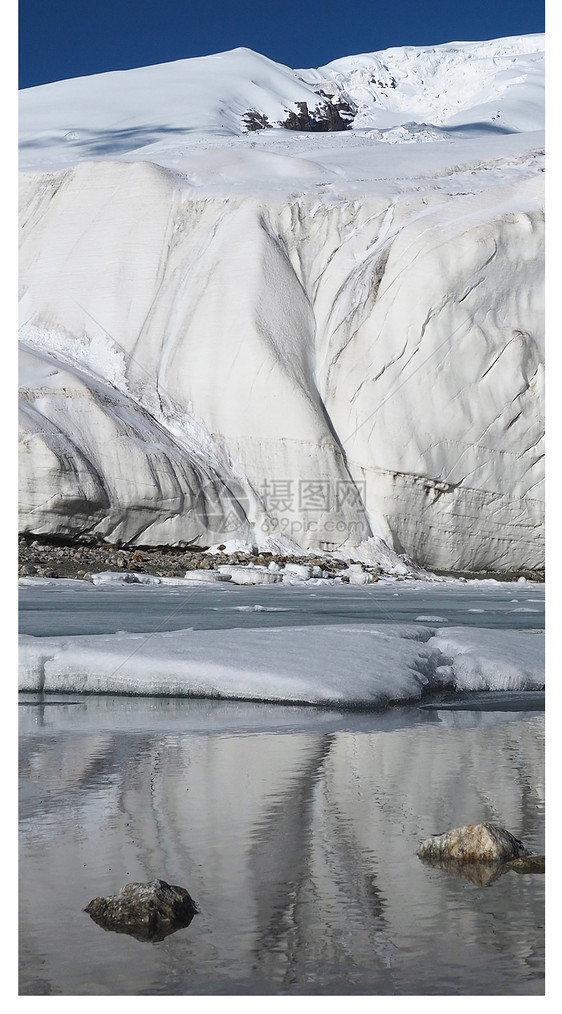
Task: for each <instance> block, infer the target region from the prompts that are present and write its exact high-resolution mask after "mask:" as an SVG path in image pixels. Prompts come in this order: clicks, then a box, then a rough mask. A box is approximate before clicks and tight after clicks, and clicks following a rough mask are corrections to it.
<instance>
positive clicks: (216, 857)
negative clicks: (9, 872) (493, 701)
mask: <svg viewBox="0 0 562 1014" xmlns="http://www.w3.org/2000/svg"><path fill="white" fill-rule="evenodd" d="M79 708H80V713H78V708H77V707H74V708H66V709H65V708H64V707H63V708H56V707H51V708H47V709H45V710H44V712H43V719H42V720H43V721H44V723H45V724H44V725H43V727H41V726H38V725H37V724H36V721H35V717H36V716H35V713H36V711H37V710H38V709H37V708H35V707H25V706H24V707H22V708H21V709H20V710H21V711H22V715H23V726H22V730H23V733H24V735H23V738H22V764H23V776H22V786H23V788H24V791H25V790H26V787H27V788H28V789H29V793H28V800H27V806H26V809H25V814H24V817H23V821H22V836H21V843H22V847H21V855H22V860H21V882H22V905H21V920H22V931H23V938H24V941H25V944H24V947H23V949H22V962H23V966H24V969H25V973H24V986H25V982H28V981H29V980H30V978H31V977H32V976H33V975H34V974H35V970H36V969H37V967H38V966H39V960H41V962H42V966H41V967H42V972H41V974H42V976H43V978H44V979H45V980H46V981H48V982H49V983H51V984H52V985H53V986H54V987H55V989H56V988H59V989H60V990H61V991H62V992H65V991H68V992H72V991H73V990H74V991H78V992H80V991H82V990H83V989H84V990H85V985H84V984H89V986H90V991H91V992H112V991H114V992H116V993H126V992H128V991H130V989H131V986H133V989H134V991H139V990H143V989H147V990H152V989H156V990H157V991H160V992H162V993H166V992H178V991H179V992H182V991H183V992H190V990H193V989H194V988H195V991H200V992H207V993H211V992H213V991H219V992H220V991H222V992H230V991H232V988H233V985H234V986H235V985H236V981H237V979H238V980H239V981H240V982H241V983H242V984H243V985H242V988H243V989H244V990H245V991H247V992H260V990H263V989H264V985H267V987H268V989H267V991H273V992H282V991H283V990H290V989H291V988H292V989H293V990H294V991H297V992H298V991H301V992H307V991H310V990H311V986H312V987H313V986H314V985H315V986H316V988H318V989H319V990H320V991H321V992H325V993H326V992H329V991H330V987H334V986H337V987H339V991H340V992H341V991H342V989H345V990H346V991H352V992H353V991H354V990H357V989H359V991H360V990H361V989H363V990H367V991H370V990H372V991H373V992H381V993H385V992H386V993H393V992H408V991H409V992H414V993H415V992H417V991H418V990H420V991H421V992H423V991H424V990H425V991H426V992H427V991H430V992H435V991H436V990H438V991H439V989H440V987H441V989H444V991H445V992H447V989H448V988H449V986H450V983H449V986H447V982H448V976H449V975H450V969H451V967H454V968H455V988H456V989H458V990H459V991H461V992H466V993H468V992H471V991H473V990H474V987H475V986H477V990H478V991H482V990H486V989H487V988H489V989H490V991H492V992H498V993H502V992H505V993H509V992H522V993H524V992H538V991H539V990H540V988H541V981H540V977H541V968H540V965H541V947H542V940H541V934H540V931H539V932H537V929H536V927H537V924H540V923H542V915H541V912H542V908H541V906H542V896H541V890H542V888H541V885H540V884H539V880H540V878H533V881H534V883H533V885H532V886H530V885H529V882H528V879H527V878H524V877H517V878H515V876H513V879H510V878H509V877H507V876H506V877H503V878H501V879H500V881H498V882H497V883H495V884H493V885H491V886H490V888H489V889H487V890H489V891H494V892H495V893H494V895H493V905H494V913H495V918H494V920H493V922H492V923H491V922H490V919H489V906H490V903H491V902H490V897H491V896H490V895H482V894H481V892H480V891H479V890H478V889H472V887H470V885H469V887H470V890H469V889H468V888H467V886H466V885H463V884H461V882H456V881H454V878H450V877H448V876H446V875H444V874H442V873H440V872H439V871H431V870H430V871H428V870H427V869H425V868H424V867H423V865H422V864H421V863H420V862H419V860H418V859H417V856H416V854H415V853H416V849H417V846H418V844H419V841H421V840H422V839H423V838H424V837H427V836H428V835H429V834H432V833H436V832H439V831H440V830H443V829H445V828H447V827H453V826H458V825H459V824H461V823H465V822H467V821H469V820H471V819H474V818H478V819H488V820H492V821H494V822H496V823H501V824H503V825H504V826H506V827H508V828H510V829H511V830H512V831H513V832H514V833H517V835H518V836H519V837H521V838H522V839H523V840H524V841H525V843H526V844H527V845H528V846H529V847H531V848H534V849H536V850H537V851H541V850H542V847H543V844H544V842H543V839H542V833H543V820H544V814H543V806H544V796H543V731H544V719H543V716H533V717H529V716H525V715H521V714H520V713H519V714H517V715H504V716H499V715H496V716H495V718H494V717H493V716H491V715H489V714H488V715H486V718H487V720H488V722H487V723H486V724H485V725H480V724H479V721H480V717H481V716H474V717H473V721H472V722H471V721H470V714H468V715H467V713H463V714H462V715H458V714H455V713H449V714H448V715H447V723H450V724H445V723H443V722H442V721H441V720H440V717H441V713H439V715H436V714H435V713H429V712H425V713H424V712H418V711H416V709H412V710H411V711H407V710H406V709H396V710H395V711H392V710H391V711H389V712H386V713H384V715H382V716H380V717H378V716H377V715H376V714H375V713H371V714H368V715H365V714H363V715H356V716H355V715H353V714H347V715H340V716H338V715H337V714H334V713H332V714H329V713H327V712H323V711H318V710H316V709H312V710H310V709H309V710H308V711H307V710H306V709H305V710H302V709H291V708H275V709H274V710H275V711H279V719H280V723H281V725H282V726H283V725H284V726H285V727H284V730H282V731H280V732H275V731H273V728H274V726H273V727H272V723H273V722H274V718H273V717H272V715H271V710H272V709H271V708H268V707H267V706H254V707H251V706H246V705H244V706H243V705H236V704H222V705H221V704H217V703H215V704H211V703H207V702H201V703H200V704H198V703H197V702H189V701H183V702H181V701H160V702H156V701H151V702H149V701H131V700H126V699H121V700H119V701H117V702H116V701H114V700H112V699H111V698H106V699H105V700H104V701H102V700H99V699H91V698H90V699H87V698H86V699H81V701H80V705H79ZM233 708H234V709H235V710H236V712H237V714H236V719H235V720H236V721H240V722H241V728H242V730H245V731H242V732H241V733H240V734H236V733H232V732H229V731H228V729H229V726H230V725H231V724H232V722H233V720H234V719H233V718H232V717H230V715H229V712H230V710H231V709H233ZM199 711H200V716H198V712H199ZM291 715H292V718H291ZM491 722H493V734H492V735H490V723H491ZM213 723H214V725H215V728H216V730H217V731H216V733H208V732H205V727H206V726H208V725H209V724H211V725H212V724H213ZM260 723H261V725H262V728H263V731H262V732H259V731H256V732H254V733H252V732H251V728H252V725H253V727H254V728H255V729H256V730H257V729H259V727H260ZM268 726H269V731H267V729H268ZM127 729H129V730H130V732H129V733H127V731H126V730H127ZM292 730H294V731H292ZM63 733H64V734H63ZM46 871H48V876H46V875H45V873H46ZM156 876H161V877H164V879H168V881H169V882H173V883H179V884H182V885H183V886H185V887H187V889H188V890H189V891H190V893H191V894H192V895H193V897H194V898H196V900H197V901H198V903H199V905H200V907H201V915H200V916H198V917H197V920H195V922H194V923H193V924H192V926H191V927H190V928H189V929H188V930H186V931H180V932H179V933H177V934H174V936H173V937H170V938H168V940H167V941H166V947H165V949H162V948H160V949H158V948H150V949H149V948H146V947H144V948H143V945H142V944H139V943H137V942H136V941H131V940H128V939H126V940H125V942H123V941H121V939H119V944H118V948H117V951H116V944H115V939H113V941H112V940H111V939H110V938H111V935H110V934H105V933H104V932H103V931H101V930H100V929H99V928H98V927H96V926H95V925H93V924H92V923H91V921H90V920H89V918H88V917H87V916H84V915H83V913H82V911H81V909H82V908H83V906H84V905H85V904H86V903H87V902H88V900H89V899H90V897H93V896H94V895H96V894H99V893H113V892H114V891H115V890H117V889H118V888H119V887H120V886H122V885H123V884H125V883H127V882H128V881H132V880H141V881H142V880H149V879H152V878H153V877H156ZM53 911H57V912H58V913H59V916H58V919H57V927H58V928H57V934H53V933H52V912H53ZM514 911H516V912H517V913H518V917H517V920H514V919H513V917H512V916H513V912H514ZM444 926H446V927H447V930H448V931H447V932H446V933H444V932H443V927H444ZM523 944H524V946H523ZM139 948H140V949H141V950H139ZM428 954H431V955H432V957H431V962H428V961H427V957H426V956H427V955H428ZM39 955H40V956H41V957H40V959H39ZM529 955H531V957H532V960H531V962H530V963H529ZM533 955H534V957H533ZM290 983H293V986H292V987H291V986H290ZM295 984H296V985H295ZM248 985H249V988H248ZM92 987H93V988H92ZM24 991H25V989H24Z"/></svg>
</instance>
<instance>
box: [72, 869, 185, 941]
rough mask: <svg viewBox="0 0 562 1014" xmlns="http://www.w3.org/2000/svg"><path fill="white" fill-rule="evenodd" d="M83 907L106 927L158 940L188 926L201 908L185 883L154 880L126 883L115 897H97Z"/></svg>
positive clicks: (97, 921) (118, 931) (141, 937)
mask: <svg viewBox="0 0 562 1014" xmlns="http://www.w3.org/2000/svg"><path fill="white" fill-rule="evenodd" d="M84 911H86V912H88V913H89V915H90V916H91V918H92V919H93V920H94V922H96V923H97V924H98V925H99V926H102V927H103V929H106V930H113V931H114V932H115V933H128V934H129V936H133V937H135V938H136V939H137V940H152V941H155V940H163V939H164V937H167V936H169V934H170V933H175V932H176V930H179V929H184V927H186V926H189V924H190V922H191V920H192V919H193V916H194V915H196V914H197V912H198V911H199V909H198V907H197V905H196V904H195V902H194V900H193V898H192V897H191V895H190V894H189V892H188V891H186V889H185V888H184V887H177V886H175V885H170V884H167V883H166V881H165V880H153V881H151V882H150V883H148V884H127V886H126V887H123V888H121V890H120V891H119V893H118V894H116V895H114V896H113V897H109V898H94V899H93V900H92V901H91V902H90V903H89V905H87V906H86V908H85V910H84Z"/></svg>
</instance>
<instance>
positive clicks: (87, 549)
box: [18, 536, 380, 583]
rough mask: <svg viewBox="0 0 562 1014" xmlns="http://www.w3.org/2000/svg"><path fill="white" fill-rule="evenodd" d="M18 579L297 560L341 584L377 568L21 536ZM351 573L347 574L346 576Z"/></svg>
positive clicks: (178, 572) (179, 573)
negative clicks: (356, 569) (359, 570)
mask: <svg viewBox="0 0 562 1014" xmlns="http://www.w3.org/2000/svg"><path fill="white" fill-rule="evenodd" d="M18 550H19V552H18V564H19V566H18V573H19V576H20V577H50V578H56V577H62V578H78V579H81V580H86V581H91V580H92V574H96V573H101V572H103V571H114V572H116V573H123V574H124V573H132V574H135V573H136V574H152V575H153V576H155V577H184V575H185V574H186V572H187V571H190V570H217V569H218V568H219V567H222V566H224V565H229V566H248V564H253V565H254V566H261V567H268V566H269V565H270V564H272V563H273V564H277V566H278V567H284V566H286V565H287V564H293V565H294V564H297V565H303V566H307V567H311V568H314V567H317V568H319V569H320V570H321V571H322V574H323V576H325V577H327V578H336V577H339V578H340V580H341V581H342V582H343V583H348V582H349V581H350V575H351V582H352V583H355V575H354V574H353V573H352V570H350V564H351V567H352V568H353V567H355V568H357V567H361V569H362V572H364V573H365V575H367V576H368V577H369V579H370V580H371V581H375V580H377V578H378V576H379V573H380V568H378V567H374V566H368V565H366V564H357V562H354V561H349V563H347V562H344V561H342V560H334V559H331V558H327V557H323V556H318V557H317V556H281V555H278V554H274V553H243V552H236V553H225V552H218V553H207V552H206V551H205V550H203V549H197V548H189V547H188V548H185V549H183V548H179V547H174V548H169V547H157V548H142V549H139V548H131V549H127V548H125V547H122V546H116V545H110V544H108V543H103V544H101V545H93V544H92V545H86V544H84V545H78V544H75V543H73V544H64V543H62V542H55V541H53V540H50V539H44V538H36V537H32V538H31V539H30V538H29V537H27V536H21V537H20V540H19V547H18ZM346 571H349V574H346Z"/></svg>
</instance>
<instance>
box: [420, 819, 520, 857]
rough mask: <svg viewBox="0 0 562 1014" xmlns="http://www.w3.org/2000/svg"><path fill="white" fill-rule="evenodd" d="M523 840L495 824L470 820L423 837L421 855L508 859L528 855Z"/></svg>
mask: <svg viewBox="0 0 562 1014" xmlns="http://www.w3.org/2000/svg"><path fill="white" fill-rule="evenodd" d="M526 855H527V850H526V849H525V847H524V846H523V843H522V842H520V841H519V839H518V838H515V837H514V836H513V835H512V834H511V833H510V832H509V831H506V830H505V828H503V827H497V826H496V825H495V824H488V823H483V824H467V825H466V827H456V828H454V829H453V830H452V831H445V833H444V834H439V835H434V836H433V837H431V838H427V839H426V840H425V841H423V842H422V843H421V845H420V847H419V849H418V856H419V857H420V859H427V860H429V861H432V860H442V859H455V860H458V861H462V862H467V863H471V862H480V863H507V862H509V861H510V860H512V859H519V858H520V857H521V856H526Z"/></svg>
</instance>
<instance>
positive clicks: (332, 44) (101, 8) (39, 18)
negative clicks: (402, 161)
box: [18, 0, 544, 88]
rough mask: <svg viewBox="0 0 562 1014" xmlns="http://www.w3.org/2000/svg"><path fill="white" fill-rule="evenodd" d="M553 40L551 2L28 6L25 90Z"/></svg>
mask: <svg viewBox="0 0 562 1014" xmlns="http://www.w3.org/2000/svg"><path fill="white" fill-rule="evenodd" d="M542 31H544V3H543V2H542V0H471V2H470V3H464V4H463V3H462V2H459V0H430V2H426V0H397V2H392V0H391V2H387V3H380V2H379V3H373V2H372V0H322V2H321V0H308V2H304V3H303V2H297V0H279V2H278V3H275V4H273V5H271V4H268V3H267V0H247V2H244V0H239V2H233V0H230V2H229V0H207V2H206V3H203V2H202V0H198V2H196V0H94V2H92V0H20V2H19V32H18V34H19V86H20V87H21V88H28V87H30V86H32V85H37V84H44V83H46V82H48V81H58V80H61V79H63V78H70V77H79V76H82V75H86V74H98V73H101V72H103V71H108V70H125V69H128V68H131V67H143V66H148V65H150V64H154V63H165V62H166V61H169V60H181V59H185V58H187V57H193V56H206V55H207V54H209V53H220V52H223V51H224V50H228V49H234V48H235V47H237V46H248V47H249V48H250V49H254V50H257V52H259V53H263V54H264V55H265V56H268V57H270V59H272V60H276V61H278V62H279V63H284V64H286V65H288V66H289V67H293V68H299V67H319V66H322V64H325V63H329V62H330V60H335V59H337V58H338V57H340V56H351V55H353V54H355V53H368V52H373V51H376V50H379V49H387V48H388V47H390V46H405V45H432V44H439V43H441V42H452V41H472V40H478V39H496V38H501V37H502V36H507V35H524V34H530V33H533V32H542Z"/></svg>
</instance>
